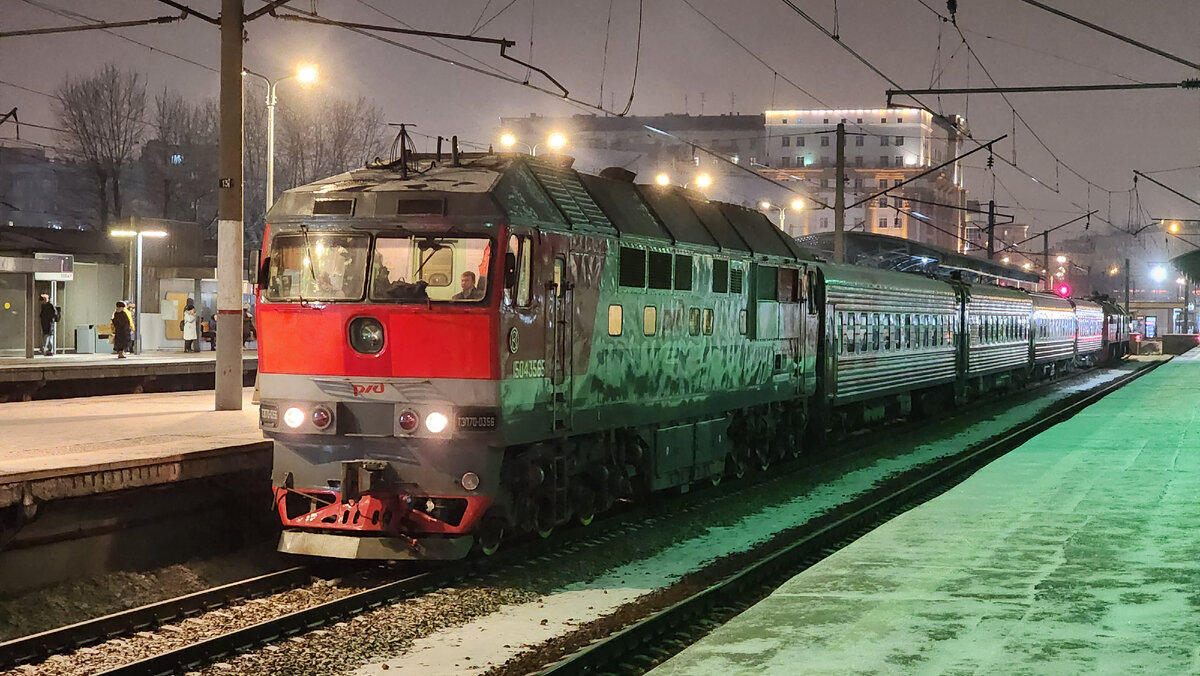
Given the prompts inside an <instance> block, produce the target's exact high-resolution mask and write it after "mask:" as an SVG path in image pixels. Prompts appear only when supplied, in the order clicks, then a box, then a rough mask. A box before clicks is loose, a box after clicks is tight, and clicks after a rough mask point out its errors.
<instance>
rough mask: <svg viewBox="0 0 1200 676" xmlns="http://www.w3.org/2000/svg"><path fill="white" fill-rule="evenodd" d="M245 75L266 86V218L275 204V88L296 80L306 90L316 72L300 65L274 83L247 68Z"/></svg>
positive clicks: (315, 81)
mask: <svg viewBox="0 0 1200 676" xmlns="http://www.w3.org/2000/svg"><path fill="white" fill-rule="evenodd" d="M247 75H251V76H254V77H256V78H258V79H260V80H262V81H263V82H264V83H265V84H266V85H267V201H266V206H265V207H264V208H263V216H264V217H266V212H267V211H269V210H270V209H271V205H272V204H274V203H275V103H276V101H277V99H276V97H275V88H276V87H278V86H279V84H280V83H282V82H287V81H288V80H296V81H297V82H299V83H300V86H301V87H303V88H305V89H308V88H309V87H312V86H313V85H315V84H316V83H317V77H318V71H317V67H316V65H315V64H311V63H302V64H300V65H298V66H296V72H295V73H292V74H291V75H288V76H286V77H281V78H279V79H278V80H275V81H274V82H272V81H271V80H270V79H269V78H267V76H265V75H260V74H258V73H255V72H254V71H252V70H250V69H249V68H243V69H242V76H243V77H245V76H247Z"/></svg>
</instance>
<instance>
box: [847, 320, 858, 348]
mask: <svg viewBox="0 0 1200 676" xmlns="http://www.w3.org/2000/svg"><path fill="white" fill-rule="evenodd" d="M844 335H845V341H846V351H847V352H854V348H855V347H856V346H857V345H858V342H857V341H858V335H857V334H856V333H855V331H854V313H853V312H847V313H846V330H845V332H844Z"/></svg>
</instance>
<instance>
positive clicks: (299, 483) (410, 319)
mask: <svg viewBox="0 0 1200 676" xmlns="http://www.w3.org/2000/svg"><path fill="white" fill-rule="evenodd" d="M503 230H504V228H503V227H501V226H498V225H495V224H494V223H492V222H486V221H485V222H481V223H477V224H472V223H470V222H456V223H453V224H449V223H444V222H442V223H438V222H434V221H432V220H427V221H426V222H423V223H422V222H417V223H401V224H395V223H394V222H393V223H389V224H377V223H376V224H370V225H365V224H355V223H352V222H351V223H347V222H346V221H345V220H343V221H341V222H337V223H324V222H322V221H321V220H320V219H315V218H313V219H304V218H302V219H295V221H294V222H290V223H289V222H286V221H285V222H283V223H280V224H277V225H273V228H272V232H271V233H270V237H269V238H268V239H267V241H266V245H265V246H264V262H263V266H262V269H261V278H260V285H261V291H260V304H259V313H258V321H259V324H260V331H261V332H262V333H263V334H264V335H267V336H270V340H269V341H267V342H266V344H265V345H264V347H263V349H262V350H261V354H260V370H261V378H260V388H261V401H262V403H261V409H260V424H261V427H262V429H263V431H264V433H266V434H267V435H268V436H270V437H272V438H273V439H274V440H275V456H276V457H275V463H274V465H275V467H276V468H277V469H276V470H275V473H274V476H273V477H272V479H273V484H274V486H275V489H274V490H275V494H276V507H277V509H278V512H279V516H280V519H281V521H282V523H283V526H284V528H285V531H284V534H283V537H282V539H281V543H280V548H281V549H282V550H283V551H286V552H292V553H301V554H315V555H322V556H341V557H347V558H447V557H450V558H453V557H457V556H462V555H464V554H465V553H466V551H467V549H469V547H470V546H471V538H470V536H469V535H468V534H469V533H470V532H471V531H472V529H473V528H474V527H475V526H476V523H477V521H478V520H479V518H480V516H481V515H482V514H483V513H484V512H485V511H486V510H487V508H488V506H489V505H490V502H491V498H490V497H489V496H492V495H494V493H495V489H496V485H495V484H496V481H497V479H496V477H497V476H498V473H499V468H498V465H499V462H500V457H499V455H498V454H496V453H495V452H493V451H492V449H493V448H494V447H495V446H496V445H497V442H496V440H495V438H494V437H495V435H496V434H497V433H498V432H499V428H500V412H499V410H498V383H497V376H498V372H499V364H498V359H499V351H498V347H497V332H498V328H497V327H498V317H497V314H498V313H497V307H498V305H499V304H500V302H501V299H502V297H503V296H504V295H505V291H506V288H505V284H504V280H505V278H506V276H507V277H508V278H510V279H512V280H513V282H512V283H511V284H509V285H508V288H507V291H508V292H509V293H510V294H511V293H512V292H513V291H514V290H515V287H516V284H515V277H516V274H517V271H516V264H515V256H513V255H508V256H505V255H500V252H499V247H502V246H503V243H504V241H503V239H502V238H501V236H500V235H501V232H502V231H503ZM506 262H507V263H508V265H507V266H506V265H505V263H506ZM497 280H498V282H497ZM347 536H351V537H347Z"/></svg>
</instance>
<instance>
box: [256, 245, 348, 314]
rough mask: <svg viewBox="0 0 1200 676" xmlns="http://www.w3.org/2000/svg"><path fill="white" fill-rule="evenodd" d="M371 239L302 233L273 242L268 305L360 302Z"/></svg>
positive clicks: (267, 290) (267, 288)
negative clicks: (277, 303)
mask: <svg viewBox="0 0 1200 676" xmlns="http://www.w3.org/2000/svg"><path fill="white" fill-rule="evenodd" d="M370 243H371V238H370V236H368V235H358V234H341V233H317V232H309V233H299V234H285V235H278V236H276V237H275V238H274V239H272V240H271V249H270V257H271V263H270V268H269V271H268V279H267V286H266V290H265V293H264V295H265V296H266V298H267V300H269V301H300V300H326V301H332V300H359V299H361V298H362V296H363V286H364V284H365V282H366V277H367V255H368V253H367V252H368V249H369V247H370Z"/></svg>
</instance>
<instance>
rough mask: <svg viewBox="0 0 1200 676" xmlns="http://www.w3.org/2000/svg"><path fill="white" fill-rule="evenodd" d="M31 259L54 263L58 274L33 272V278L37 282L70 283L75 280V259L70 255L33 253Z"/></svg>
mask: <svg viewBox="0 0 1200 676" xmlns="http://www.w3.org/2000/svg"><path fill="white" fill-rule="evenodd" d="M33 257H34V258H36V259H37V260H42V261H56V262H57V263H58V272H35V273H33V278H34V279H36V280H37V281H39V282H70V281H74V279H75V257H74V256H72V255H71V254H53V253H35V254H33Z"/></svg>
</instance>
